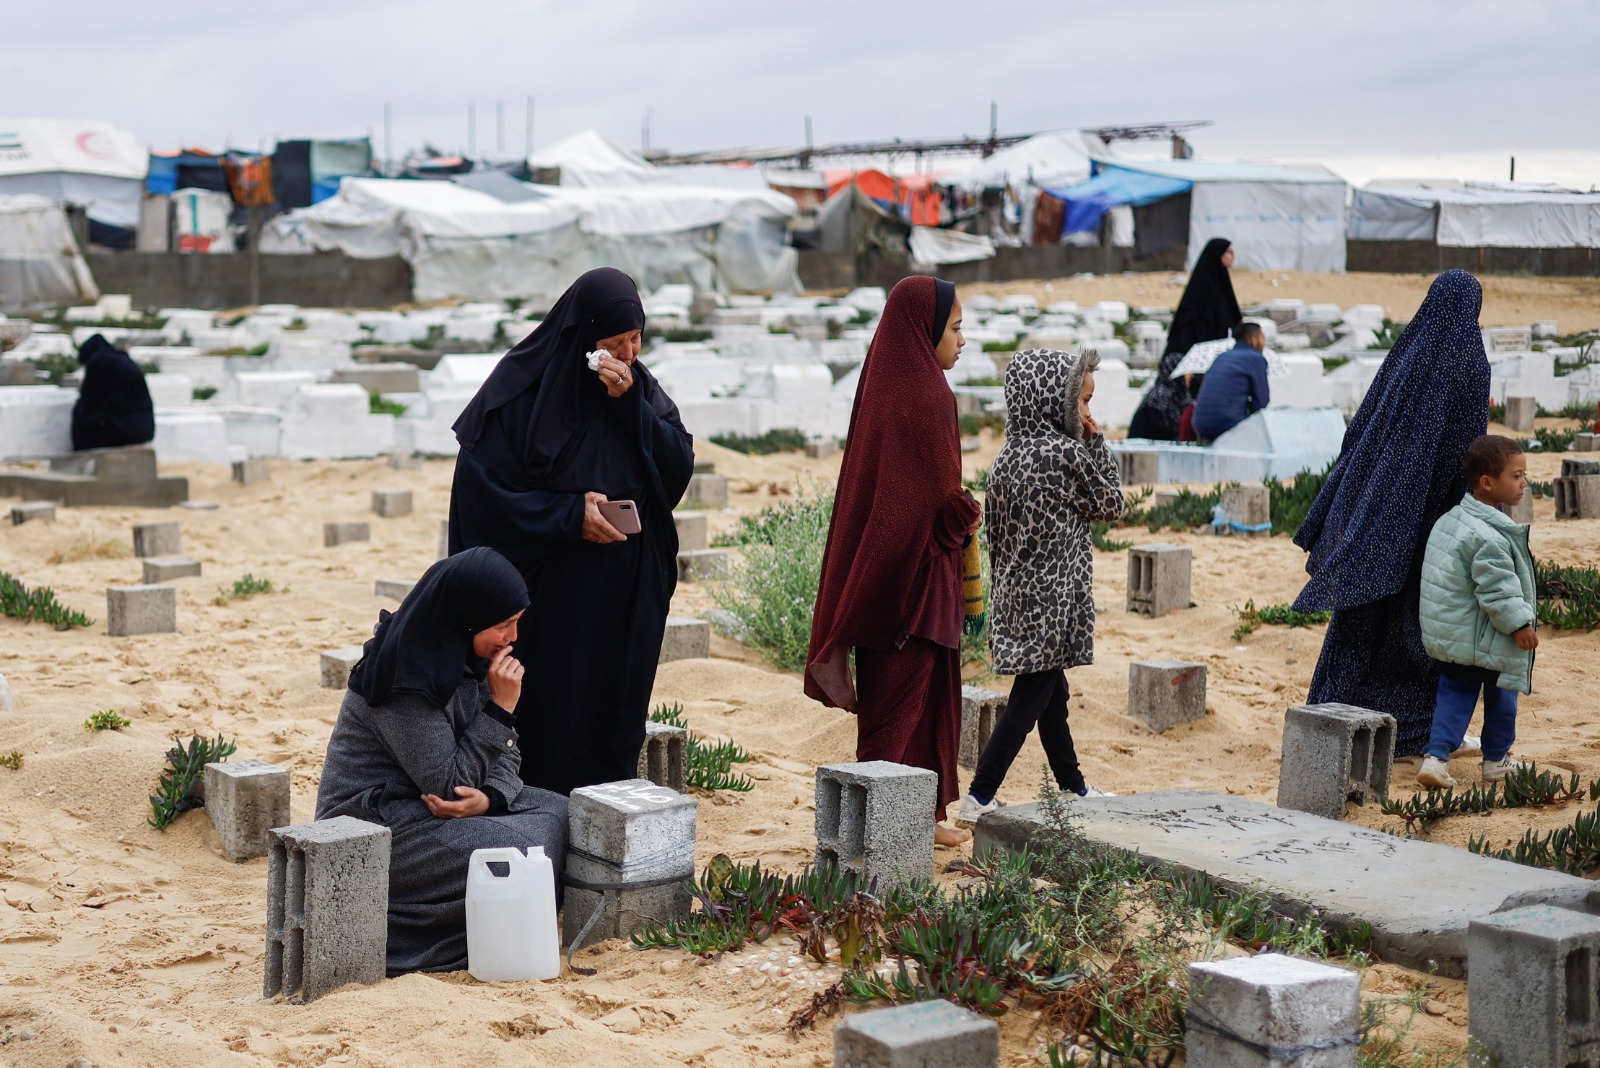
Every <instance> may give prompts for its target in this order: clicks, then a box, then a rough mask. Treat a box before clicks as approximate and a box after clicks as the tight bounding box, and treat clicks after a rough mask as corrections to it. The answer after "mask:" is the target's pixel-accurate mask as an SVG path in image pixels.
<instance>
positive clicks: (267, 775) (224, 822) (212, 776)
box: [204, 760, 289, 861]
mask: <svg viewBox="0 0 1600 1068" xmlns="http://www.w3.org/2000/svg"><path fill="white" fill-rule="evenodd" d="M204 774H205V791H206V793H205V798H206V815H207V816H209V817H210V818H211V825H212V826H213V827H215V828H216V829H217V836H218V837H219V838H221V839H222V850H223V852H224V853H226V854H228V858H229V859H230V860H234V861H242V860H249V859H251V858H252V857H264V856H266V855H267V850H268V841H267V832H268V831H270V830H271V829H272V828H274V827H283V826H285V825H286V824H288V822H289V769H288V768H280V767H275V766H273V765H271V764H268V763H267V762H266V761H264V760H233V761H223V762H220V763H212V764H207V765H206V768H205V773H204Z"/></svg>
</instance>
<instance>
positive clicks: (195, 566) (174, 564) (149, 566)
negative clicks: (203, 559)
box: [144, 556, 200, 586]
mask: <svg viewBox="0 0 1600 1068" xmlns="http://www.w3.org/2000/svg"><path fill="white" fill-rule="evenodd" d="M199 574H200V561H198V560H191V559H189V558H188V557H187V556H152V557H147V558H146V559H145V561H144V581H145V585H147V586H148V585H152V584H154V583H158V582H171V581H172V580H173V579H179V578H194V577H196V576H198V575H199Z"/></svg>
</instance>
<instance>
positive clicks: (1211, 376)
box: [1194, 323, 1272, 441]
mask: <svg viewBox="0 0 1600 1068" xmlns="http://www.w3.org/2000/svg"><path fill="white" fill-rule="evenodd" d="M1233 337H1234V341H1235V342H1237V344H1235V345H1234V346H1233V348H1231V349H1229V350H1228V351H1227V352H1224V353H1223V354H1222V355H1221V356H1218V357H1217V362H1216V363H1213V364H1212V365H1211V369H1210V370H1209V371H1207V372H1206V377H1205V382H1204V383H1202V384H1201V386H1200V397H1199V399H1198V400H1196V401H1195V402H1194V432H1195V435H1196V436H1197V437H1198V438H1200V440H1201V441H1214V440H1216V439H1217V438H1219V437H1221V436H1222V435H1223V434H1226V433H1227V432H1228V431H1230V430H1232V429H1233V428H1234V427H1236V426H1238V425H1239V424H1240V423H1242V422H1244V421H1245V419H1247V418H1249V416H1250V414H1251V413H1252V412H1259V411H1260V410H1261V409H1263V408H1265V407H1266V406H1267V404H1268V402H1270V401H1271V400H1272V393H1271V391H1270V390H1269V389H1268V388H1267V358H1266V357H1265V356H1263V355H1262V354H1261V350H1263V349H1265V348H1266V347H1267V336H1266V334H1264V333H1262V331H1261V327H1259V326H1257V325H1256V324H1255V323H1245V324H1243V325H1242V326H1239V327H1236V328H1235V329H1234V332H1233Z"/></svg>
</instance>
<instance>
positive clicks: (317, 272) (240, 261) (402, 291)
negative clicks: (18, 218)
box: [85, 252, 411, 309]
mask: <svg viewBox="0 0 1600 1068" xmlns="http://www.w3.org/2000/svg"><path fill="white" fill-rule="evenodd" d="M85 258H86V259H87V260H88V263H89V270H90V271H92V272H94V280H95V282H96V283H97V284H98V285H99V286H100V291H101V292H102V293H128V294H130V295H131V296H132V297H133V306H134V307H136V308H144V309H154V308H240V307H244V306H245V305H248V304H252V303H255V302H254V301H253V300H252V299H251V292H250V289H251V287H250V257H249V256H248V255H243V254H239V255H225V254H219V255H215V256H204V255H193V254H184V253H178V252H91V253H88V254H87V256H86V257H85ZM260 263H261V299H260V302H261V303H263V304H302V305H305V306H307V307H319V308H387V307H391V306H392V305H395V304H404V303H406V302H407V301H409V300H410V299H411V267H410V265H409V264H407V263H406V261H405V260H402V259H399V258H398V257H396V258H391V259H381V260H357V259H349V258H347V257H345V256H344V255H342V254H340V253H337V252H320V253H317V254H315V255H310V256H262V257H261V258H260Z"/></svg>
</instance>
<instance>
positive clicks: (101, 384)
mask: <svg viewBox="0 0 1600 1068" xmlns="http://www.w3.org/2000/svg"><path fill="white" fill-rule="evenodd" d="M78 362H79V363H80V364H82V365H83V385H82V386H81V387H79V389H78V401H77V403H76V404H74V405H73V406H72V447H73V449H74V450H77V451H81V450H83V449H108V448H112V447H113V446H118V445H143V444H144V443H145V442H147V441H150V440H152V439H153V438H154V437H155V436H156V413H155V406H154V405H152V404H151V403H150V387H149V386H147V385H145V381H144V372H143V371H142V370H140V369H139V365H138V364H136V363H134V362H133V359H132V357H130V356H129V355H128V354H127V353H126V352H123V351H122V350H121V349H119V348H117V347H116V346H115V345H113V344H111V342H109V341H107V340H106V339H105V338H104V337H102V336H101V335H99V334H95V335H94V336H92V337H90V338H89V340H88V341H85V342H84V343H83V346H82V347H81V348H79V349H78Z"/></svg>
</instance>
